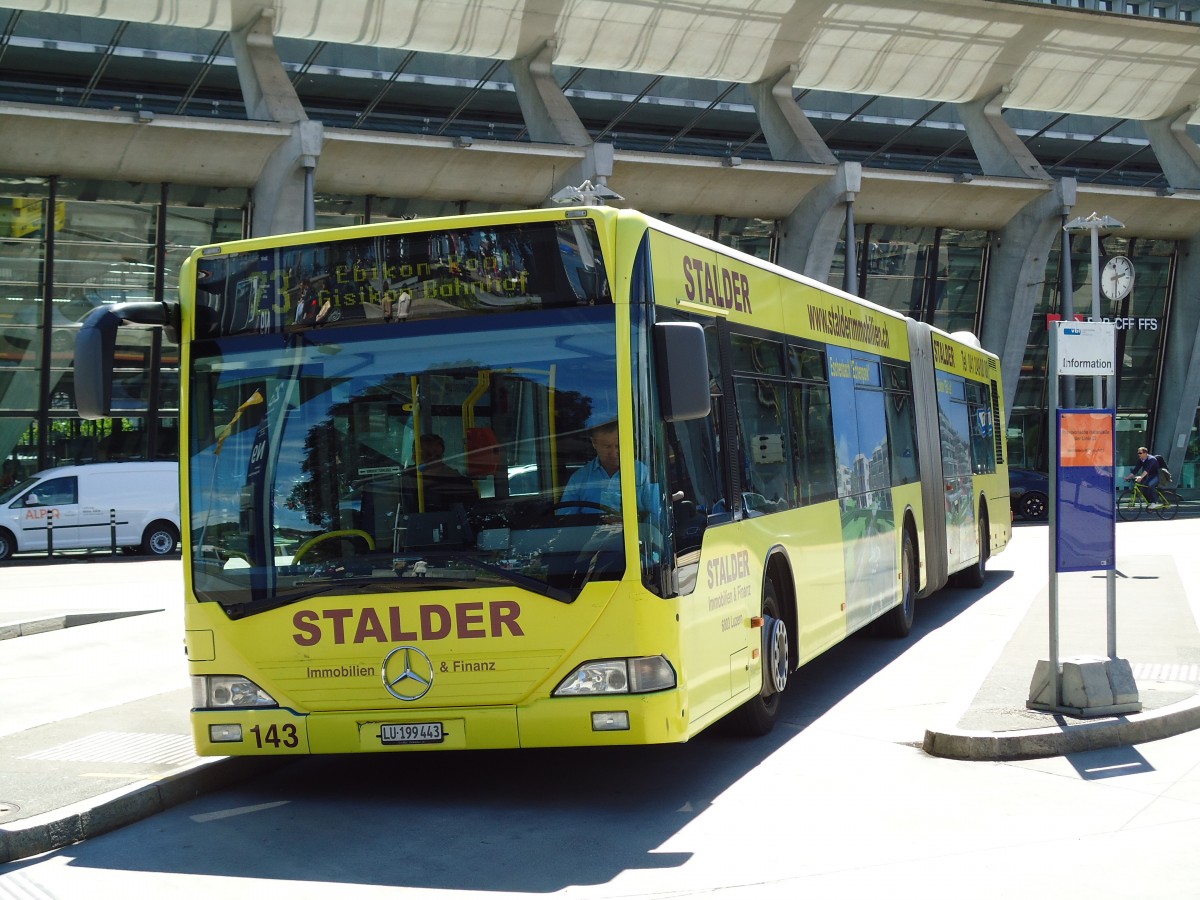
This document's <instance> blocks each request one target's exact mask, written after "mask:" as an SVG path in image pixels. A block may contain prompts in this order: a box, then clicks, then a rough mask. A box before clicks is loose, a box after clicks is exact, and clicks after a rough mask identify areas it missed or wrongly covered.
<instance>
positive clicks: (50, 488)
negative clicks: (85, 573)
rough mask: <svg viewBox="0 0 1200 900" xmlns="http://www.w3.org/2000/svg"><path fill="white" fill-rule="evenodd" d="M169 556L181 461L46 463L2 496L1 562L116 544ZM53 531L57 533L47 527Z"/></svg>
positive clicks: (175, 536)
mask: <svg viewBox="0 0 1200 900" xmlns="http://www.w3.org/2000/svg"><path fill="white" fill-rule="evenodd" d="M114 518H115V521H116V528H117V535H116V546H118V547H121V548H122V549H140V550H141V551H142V552H143V553H148V554H151V555H153V556H166V555H167V554H169V553H171V552H173V551H174V550H175V546H176V544H177V543H178V542H179V464H178V463H173V462H116V463H95V464H92V465H84V466H60V467H58V468H56V469H46V470H45V471H43V472H38V473H37V474H36V475H34V476H32V477H30V478H27V479H26V480H25V481H22V482H21V483H20V484H17V485H14V486H13V487H11V488H9V489H8V490H6V491H5V492H4V493H3V494H0V560H5V559H8V558H9V557H10V556H12V555H13V554H14V553H25V552H29V551H37V550H41V551H43V552H44V551H45V550H46V544H47V541H48V539H52V540H53V541H54V549H55V550H67V549H80V548H97V549H104V548H106V547H111V546H112V545H113V536H112V523H113V520H114ZM51 530H52V531H53V533H52V537H51V538H48V537H47V535H48V533H50V532H51Z"/></svg>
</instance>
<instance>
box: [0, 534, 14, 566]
mask: <svg viewBox="0 0 1200 900" xmlns="http://www.w3.org/2000/svg"><path fill="white" fill-rule="evenodd" d="M16 552H17V542H16V541H15V540H14V539H13V536H12V535H11V534H9V533H8V532H7V531H5V530H4V529H3V528H0V562H2V561H4V560H6V559H12V555H13V554H14V553H16Z"/></svg>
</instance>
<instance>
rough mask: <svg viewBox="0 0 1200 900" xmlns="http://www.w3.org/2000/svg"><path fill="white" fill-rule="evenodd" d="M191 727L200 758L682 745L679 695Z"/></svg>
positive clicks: (209, 714) (204, 720)
mask: <svg viewBox="0 0 1200 900" xmlns="http://www.w3.org/2000/svg"><path fill="white" fill-rule="evenodd" d="M191 719H192V735H193V738H194V740H195V743H196V752H197V753H198V754H199V755H201V756H279V755H305V754H311V753H388V752H402V751H428V750H500V749H516V748H521V747H604V746H620V745H631V744H662V743H674V742H678V741H683V740H686V738H687V727H686V725H687V723H686V715H685V711H684V709H683V705H682V701H681V696H680V694H679V692H678V691H662V692H660V693H655V694H642V695H630V694H620V695H607V696H603V697H560V698H547V699H543V700H538V701H536V702H534V703H531V704H529V705H527V706H521V707H514V706H490V707H453V708H441V709H436V708H433V709H414V710H411V711H410V710H362V711H358V712H337V713H328V712H318V713H308V714H304V713H298V712H295V711H293V710H290V709H283V708H265V709H257V708H256V709H221V710H208V709H205V710H192V715H191Z"/></svg>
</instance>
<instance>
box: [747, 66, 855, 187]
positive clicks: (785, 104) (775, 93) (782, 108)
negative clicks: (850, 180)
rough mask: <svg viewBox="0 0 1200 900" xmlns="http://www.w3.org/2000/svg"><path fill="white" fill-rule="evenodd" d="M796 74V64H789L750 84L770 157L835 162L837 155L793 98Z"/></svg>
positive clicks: (828, 163) (796, 160)
mask: <svg viewBox="0 0 1200 900" xmlns="http://www.w3.org/2000/svg"><path fill="white" fill-rule="evenodd" d="M795 75H796V67H795V66H792V67H790V68H789V69H788V70H787V71H786V72H784V73H783V74H782V75H774V76H772V77H770V78H764V79H763V80H762V81H758V82H755V83H754V84H752V85H750V101H751V102H752V103H753V104H754V111H755V112H756V113H757V114H758V122H759V124H760V125H761V126H762V130H763V137H765V138H766V139H767V146H768V147H769V148H770V150H771V158H772V159H775V160H777V161H779V162H810V163H821V164H823V165H830V166H832V165H836V164H837V157H836V156H834V155H833V152H832V151H831V150H830V149H829V147H828V146H826V144H825V141H824V140H822V139H821V135H819V134H818V133H817V129H816V128H814V127H813V125H812V122H810V121H809V120H808V116H806V115H805V114H804V112H803V110H801V109H800V107H799V106H798V105H797V104H796V101H795V100H793V99H792V85H793V84H795V81H796V77H795Z"/></svg>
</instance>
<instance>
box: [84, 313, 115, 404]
mask: <svg viewBox="0 0 1200 900" xmlns="http://www.w3.org/2000/svg"><path fill="white" fill-rule="evenodd" d="M120 327H121V317H120V316H118V315H115V314H114V313H113V312H112V311H111V310H109V309H108V307H103V306H102V307H100V308H98V309H94V310H92V311H91V312H90V313H88V314H87V316H86V317H85V318H84V320H83V325H82V326H81V327H80V329H79V334H78V335H76V336H75V408H76V409H78V410H79V415H80V417H81V418H84V419H107V418H108V415H109V410H110V409H111V408H112V378H113V359H114V356H115V354H116V347H117V329H118V328H120Z"/></svg>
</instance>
